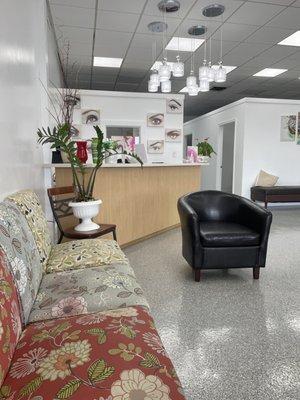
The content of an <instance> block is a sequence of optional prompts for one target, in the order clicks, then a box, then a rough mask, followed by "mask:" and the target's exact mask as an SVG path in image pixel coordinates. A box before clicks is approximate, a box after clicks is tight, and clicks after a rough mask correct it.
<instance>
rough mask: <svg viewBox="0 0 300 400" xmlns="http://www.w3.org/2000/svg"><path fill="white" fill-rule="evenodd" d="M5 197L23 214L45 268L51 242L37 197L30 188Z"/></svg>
mask: <svg viewBox="0 0 300 400" xmlns="http://www.w3.org/2000/svg"><path fill="white" fill-rule="evenodd" d="M6 199H7V200H9V201H11V202H13V203H15V204H16V206H17V207H18V208H19V210H20V211H21V213H22V214H23V215H24V216H25V218H26V220H27V222H28V225H29V227H30V229H31V231H32V234H33V237H34V240H35V243H36V246H37V249H38V252H39V254H40V261H41V264H42V266H43V268H44V269H45V267H46V264H47V260H48V257H49V254H50V251H51V247H52V243H51V236H50V231H49V228H48V224H47V220H46V217H45V214H44V212H43V209H42V207H41V204H40V201H39V198H38V197H37V195H36V194H35V193H34V192H32V191H31V190H22V191H20V192H16V193H14V194H12V195H10V196H8V197H7V198H6Z"/></svg>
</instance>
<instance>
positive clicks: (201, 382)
mask: <svg viewBox="0 0 300 400" xmlns="http://www.w3.org/2000/svg"><path fill="white" fill-rule="evenodd" d="M273 216H274V220H273V225H272V229H271V235H270V242H269V251H268V259H267V266H266V268H265V269H263V270H262V271H261V277H260V280H259V281H253V279H252V270H250V269H240V270H238V269H235V270H233V269H231V270H228V271H222V270H214V271H204V273H203V277H202V282H201V283H196V282H194V281H193V277H192V272H191V269H190V267H189V266H188V265H187V264H186V263H185V261H184V260H183V258H182V257H181V233H180V231H179V230H177V229H176V230H173V231H170V232H168V233H165V234H162V235H160V236H157V237H155V238H152V239H149V240H147V241H145V242H142V243H139V244H136V245H134V246H131V247H128V248H127V249H125V252H126V254H127V255H128V257H129V258H130V261H131V264H132V266H133V267H134V270H135V272H136V275H137V277H138V279H139V282H140V283H141V285H142V286H143V288H144V290H145V293H146V297H147V299H148V300H149V303H150V305H151V308H152V315H153V316H154V319H155V321H156V324H157V327H158V330H159V332H160V335H161V337H162V340H163V342H164V345H165V347H166V348H167V350H168V352H169V354H170V357H171V359H172V360H173V363H174V365H175V367H176V369H177V372H178V375H179V377H180V379H181V381H182V384H183V387H184V390H185V393H186V397H187V399H188V400H221V399H222V400H227V399H230V400H248V399H251V400H269V399H270V400H271V399H272V400H273V399H274V400H296V399H299V398H300V394H299V393H300V386H299V379H300V365H299V360H300V357H299V353H300V315H299V310H300V301H299V292H300V284H299V283H300V279H299V278H300V208H297V209H296V208H295V209H281V210H278V209H277V210H276V209H273Z"/></svg>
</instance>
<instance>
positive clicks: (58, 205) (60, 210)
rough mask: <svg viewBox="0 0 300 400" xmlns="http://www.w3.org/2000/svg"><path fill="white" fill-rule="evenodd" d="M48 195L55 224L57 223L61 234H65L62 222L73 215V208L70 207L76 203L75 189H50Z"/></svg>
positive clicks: (71, 187) (66, 187) (70, 187)
mask: <svg viewBox="0 0 300 400" xmlns="http://www.w3.org/2000/svg"><path fill="white" fill-rule="evenodd" d="M47 193H48V197H49V201H50V205H51V209H52V213H53V216H54V219H55V222H56V223H57V226H58V229H59V230H60V232H61V233H63V227H62V225H61V223H60V220H61V219H62V218H66V217H69V216H71V215H73V212H72V208H71V207H70V206H69V202H70V201H74V198H75V193H74V187H73V186H64V187H57V188H49V189H47ZM71 194H72V195H71Z"/></svg>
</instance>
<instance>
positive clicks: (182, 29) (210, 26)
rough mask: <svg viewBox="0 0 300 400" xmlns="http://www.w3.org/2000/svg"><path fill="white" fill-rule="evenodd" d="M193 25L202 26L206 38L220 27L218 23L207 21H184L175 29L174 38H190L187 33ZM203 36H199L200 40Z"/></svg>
mask: <svg viewBox="0 0 300 400" xmlns="http://www.w3.org/2000/svg"><path fill="white" fill-rule="evenodd" d="M195 25H204V26H205V27H206V28H207V31H206V37H209V36H211V35H212V34H213V33H214V32H215V31H216V30H217V29H218V28H219V27H220V25H221V22H220V21H215V20H212V19H209V20H207V21H201V20H198V19H185V20H184V21H183V22H182V23H181V24H180V25H179V26H178V28H177V30H176V36H181V37H191V36H190V35H189V33H188V30H189V28H190V27H192V26H195ZM204 36H205V35H202V36H199V37H200V38H204Z"/></svg>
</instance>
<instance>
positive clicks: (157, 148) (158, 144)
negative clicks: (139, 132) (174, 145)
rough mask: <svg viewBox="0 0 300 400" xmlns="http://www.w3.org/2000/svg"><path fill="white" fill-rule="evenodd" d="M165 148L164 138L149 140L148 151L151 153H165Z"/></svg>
mask: <svg viewBox="0 0 300 400" xmlns="http://www.w3.org/2000/svg"><path fill="white" fill-rule="evenodd" d="M164 150H165V141H164V140H148V141H147V153H149V154H163V153H164Z"/></svg>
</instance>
